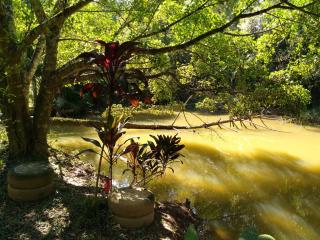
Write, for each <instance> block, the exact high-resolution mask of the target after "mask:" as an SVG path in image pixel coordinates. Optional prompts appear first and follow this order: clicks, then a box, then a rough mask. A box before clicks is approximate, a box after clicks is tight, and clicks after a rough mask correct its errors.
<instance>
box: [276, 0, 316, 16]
mask: <svg viewBox="0 0 320 240" xmlns="http://www.w3.org/2000/svg"><path fill="white" fill-rule="evenodd" d="M281 2H283V3H285V4H287V5H288V6H289V7H292V8H293V9H296V10H298V11H301V12H303V13H306V14H308V15H311V16H314V17H317V18H318V17H320V14H317V13H314V12H310V11H307V10H305V8H306V7H309V6H312V5H314V4H315V3H316V2H319V1H313V2H311V3H308V4H306V5H304V6H302V7H299V6H296V5H294V4H292V3H290V2H289V1H288V0H281Z"/></svg>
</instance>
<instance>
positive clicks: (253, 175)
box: [52, 114, 320, 240]
mask: <svg viewBox="0 0 320 240" xmlns="http://www.w3.org/2000/svg"><path fill="white" fill-rule="evenodd" d="M199 116H200V117H201V119H203V120H204V121H206V122H210V121H215V120H218V119H219V118H220V117H217V116H208V115H203V114H199ZM142 119H143V118H142ZM187 119H188V121H189V123H191V124H192V125H198V124H201V121H200V120H199V119H197V118H196V117H194V116H192V115H191V114H188V115H187ZM139 122H141V123H148V124H150V123H155V124H156V123H157V124H158V123H161V124H171V123H172V119H154V118H145V119H143V120H141V119H140V121H139ZM177 123H178V124H180V125H181V124H186V123H185V120H184V118H183V116H181V117H180V118H179V119H178V122H177ZM255 123H257V124H258V125H261V126H263V123H262V122H261V121H260V120H256V121H255ZM265 123H266V125H267V126H268V127H269V128H272V129H274V130H275V131H272V130H267V129H265V128H259V129H255V128H254V127H252V126H250V125H249V123H248V124H247V126H248V128H249V129H245V128H241V129H236V128H232V130H231V129H229V128H228V127H229V126H228V125H226V126H225V127H224V129H219V128H218V127H215V128H213V129H202V130H197V131H192V130H183V131H180V132H179V135H180V136H181V138H182V140H183V143H184V144H185V145H186V148H185V150H184V152H183V154H184V156H185V157H184V159H183V162H184V164H183V165H179V164H178V165H176V166H175V168H174V169H175V173H174V174H172V173H171V172H168V174H167V175H166V176H165V177H164V178H162V179H159V180H157V181H154V182H152V183H151V184H150V188H151V189H152V190H153V191H154V192H155V193H156V196H157V198H158V199H159V200H178V201H184V200H185V199H186V198H188V199H190V200H191V203H192V206H193V207H194V209H195V211H197V212H198V213H199V214H200V215H201V216H202V217H204V218H206V219H208V226H209V227H210V229H212V232H213V235H215V236H216V238H217V239H237V238H238V236H239V232H240V231H241V230H243V229H245V228H247V227H254V228H255V229H257V231H258V232H260V233H269V234H272V235H273V236H275V237H276V239H290V240H295V239H297V240H298V239H299V240H301V239H306V240H318V239H320V210H319V207H320V128H314V127H303V126H299V125H295V124H291V123H287V122H285V121H282V120H268V121H265ZM239 127H240V126H239ZM127 132H128V136H134V135H139V136H141V137H142V139H141V141H145V140H146V139H148V135H149V134H157V133H161V134H163V133H164V131H161V132H159V131H158V132H157V131H150V130H128V131H127ZM166 133H170V134H175V131H166ZM52 136H54V137H57V138H56V142H55V143H53V144H54V145H55V146H56V147H62V148H64V149H67V150H68V151H74V152H78V151H79V149H83V148H86V147H89V146H90V145H88V144H87V143H85V142H84V141H82V140H81V139H80V138H79V136H87V137H95V132H94V131H93V130H91V129H89V128H80V127H55V128H53V129H52ZM85 160H86V161H96V159H95V158H94V156H92V155H87V156H86V157H85ZM122 167H123V164H122V166H121V164H120V166H119V167H118V168H117V169H116V177H117V180H118V183H119V184H123V183H126V182H127V181H128V180H127V179H128V176H122V174H121V173H122V169H123V168H122Z"/></svg>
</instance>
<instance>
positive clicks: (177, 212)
mask: <svg viewBox="0 0 320 240" xmlns="http://www.w3.org/2000/svg"><path fill="white" fill-rule="evenodd" d="M52 153H53V154H52V157H51V158H50V163H51V165H52V166H53V168H54V170H55V173H56V177H55V185H56V192H55V193H54V194H53V195H52V196H50V197H48V198H47V199H44V200H42V201H40V202H35V203H16V202H13V201H12V200H10V199H8V197H7V195H6V180H5V175H6V168H4V169H2V170H1V172H0V182H1V184H0V194H1V195H0V222H1V224H0V239H19V240H22V239H68V240H69V239H108V240H109V239H117V240H121V239H183V236H184V234H185V232H186V229H187V227H188V226H189V225H190V224H191V223H193V224H195V225H196V226H198V227H199V226H200V225H199V224H200V220H199V219H198V218H197V217H196V216H195V215H194V214H193V213H192V211H191V210H189V209H188V208H186V207H185V206H184V205H183V204H178V203H169V202H165V203H159V202H158V203H157V204H156V215H155V221H154V223H153V224H152V225H151V226H149V227H147V228H143V229H139V230H135V231H129V230H126V229H122V228H121V227H120V226H119V225H118V224H116V223H115V222H114V221H113V219H112V215H111V213H110V212H109V211H108V207H107V204H106V202H107V201H106V198H105V196H102V195H100V197H99V199H98V202H97V204H96V205H94V204H93V203H94V201H93V192H94V188H93V187H92V182H93V179H94V175H95V173H94V171H93V168H92V167H91V166H89V165H87V164H84V163H81V162H78V161H76V160H75V159H72V158H71V157H70V156H68V155H66V154H63V153H61V152H56V151H53V152H52ZM1 154H2V156H3V157H6V152H5V151H2V152H1ZM54 156H55V157H54ZM202 239H206V237H202Z"/></svg>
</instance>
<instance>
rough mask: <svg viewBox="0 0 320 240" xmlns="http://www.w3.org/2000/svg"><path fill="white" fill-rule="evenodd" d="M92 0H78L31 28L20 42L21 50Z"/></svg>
mask: <svg viewBox="0 0 320 240" xmlns="http://www.w3.org/2000/svg"><path fill="white" fill-rule="evenodd" d="M92 1H93V0H80V1H79V2H77V3H76V4H74V5H72V6H70V7H67V8H65V9H64V10H63V11H62V12H60V13H58V14H56V15H55V16H53V17H52V18H50V19H48V20H46V21H44V22H42V23H41V24H39V25H38V26H37V27H35V28H33V29H32V30H31V31H30V32H29V33H28V34H27V35H26V37H25V38H24V39H23V40H22V42H21V44H20V45H21V48H25V47H26V46H29V45H30V44H32V43H33V41H34V40H36V39H37V38H38V37H39V36H40V35H41V34H42V33H44V32H45V30H46V29H48V28H51V27H53V26H54V25H56V24H57V23H59V22H61V21H64V20H65V19H66V18H68V17H69V16H71V15H72V14H74V13H75V12H77V11H78V10H79V9H81V8H83V7H84V6H86V5H87V4H89V3H90V2H92Z"/></svg>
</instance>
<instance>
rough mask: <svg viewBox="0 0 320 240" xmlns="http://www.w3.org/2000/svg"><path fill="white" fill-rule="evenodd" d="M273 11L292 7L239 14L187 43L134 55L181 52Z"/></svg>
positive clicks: (140, 49)
mask: <svg viewBox="0 0 320 240" xmlns="http://www.w3.org/2000/svg"><path fill="white" fill-rule="evenodd" d="M273 9H290V10H292V7H289V6H283V3H278V4H275V5H273V6H270V7H268V8H265V9H262V10H259V11H256V12H252V13H240V14H238V15H237V16H235V17H234V18H233V19H231V20H230V21H229V22H227V23H225V24H224V25H222V26H220V27H217V28H214V29H212V30H210V31H207V32H205V33H203V34H201V35H199V36H198V37H196V38H193V39H191V40H189V41H187V42H184V43H181V44H177V45H174V46H168V47H162V48H138V47H137V48H136V53H137V54H150V55H155V54H160V53H167V52H171V51H176V50H181V49H186V48H187V47H190V46H192V45H194V44H196V43H198V42H200V41H201V40H203V39H205V38H207V37H209V36H212V35H214V34H216V33H219V32H223V31H224V30H225V29H227V28H229V27H230V26H232V24H234V23H235V22H237V21H238V20H240V19H243V18H250V17H254V16H258V15H261V14H264V13H267V12H269V11H271V10H273Z"/></svg>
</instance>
